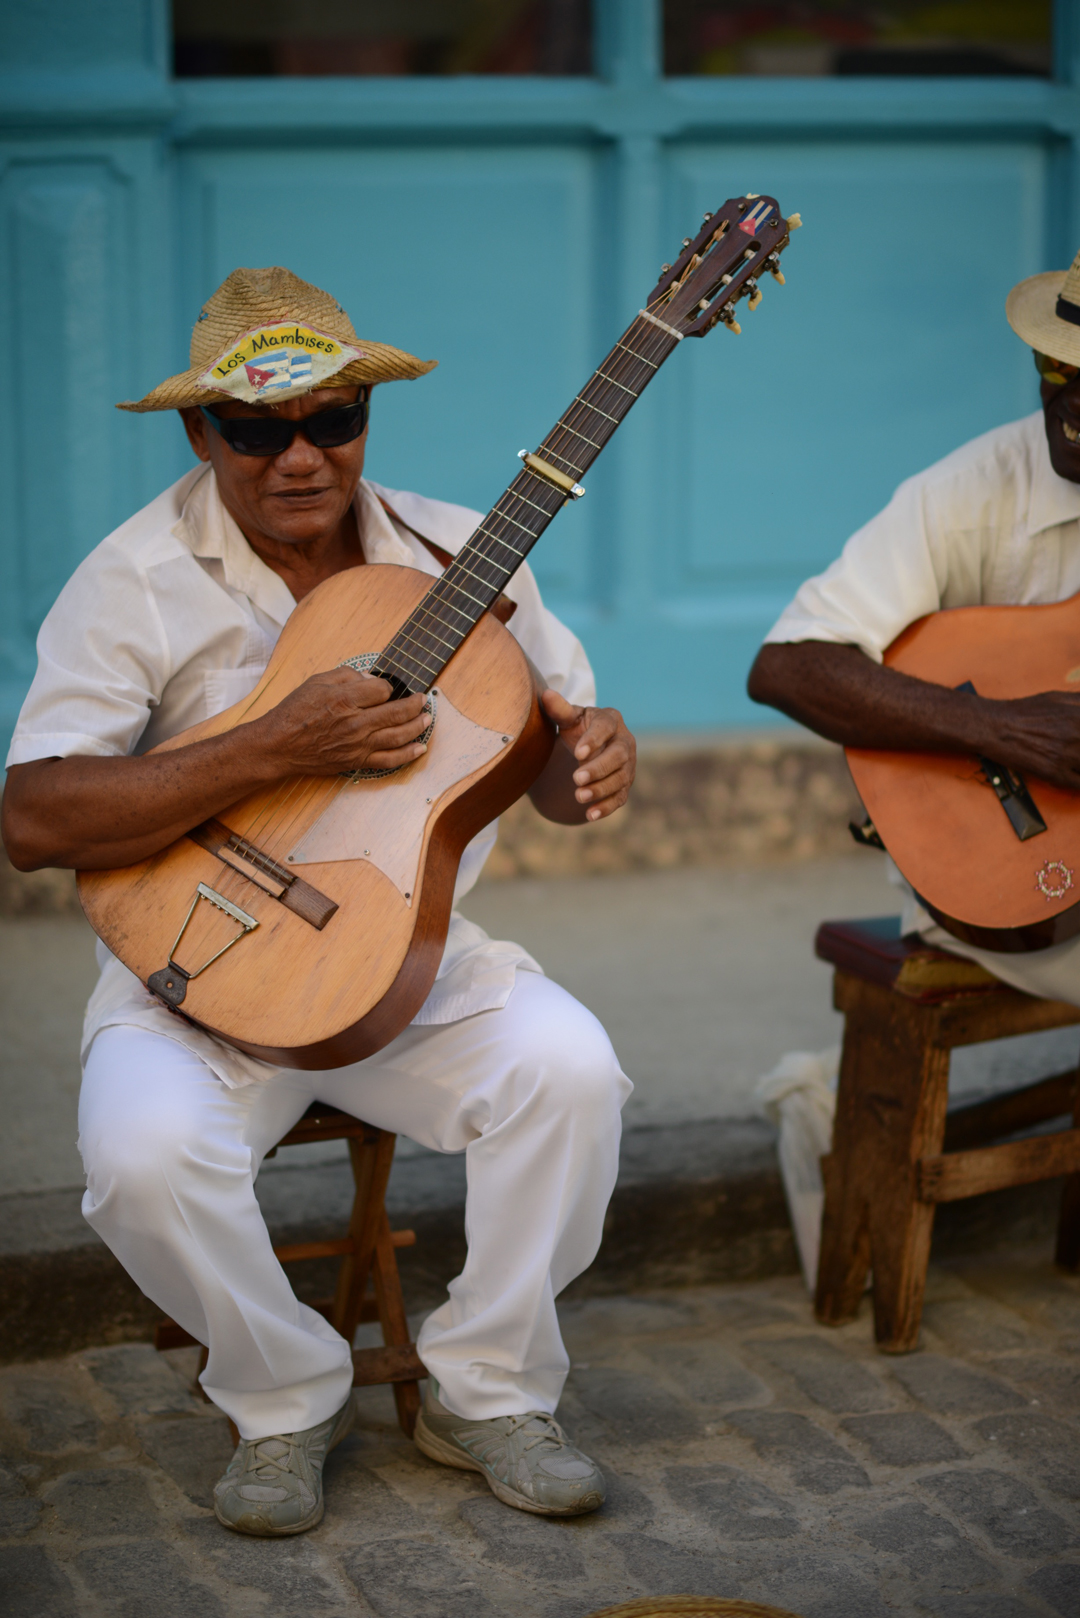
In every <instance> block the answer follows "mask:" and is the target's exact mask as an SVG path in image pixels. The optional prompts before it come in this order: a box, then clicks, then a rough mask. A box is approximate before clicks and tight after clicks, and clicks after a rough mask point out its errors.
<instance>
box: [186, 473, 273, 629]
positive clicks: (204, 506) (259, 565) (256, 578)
mask: <svg viewBox="0 0 1080 1618" xmlns="http://www.w3.org/2000/svg"><path fill="white" fill-rule="evenodd" d="M173 533H174V534H175V535H176V537H177V538H178V539H181V540H183V542H184V543H185V544H186V545H187V546H188V548H189V549H190V550H191V551H192V553H193V554H194V555H195V556H200V557H203V558H204V559H205V560H207V561H211V560H216V561H220V563H221V570H222V573H223V574H224V578H225V583H226V585H227V586H228V588H229V589H230V590H236V591H238V592H239V593H240V594H241V595H246V596H247V598H248V600H249V601H250V602H251V603H252V604H253V605H254V606H256V607H258V609H259V611H260V612H264V613H265V614H266V616H267V617H268V618H270V619H271V620H272V621H273V622H274V623H275V624H285V623H286V622H287V621H288V619H289V618H290V616H291V615H292V612H293V610H294V608H295V607H296V601H295V599H294V597H293V593H292V591H291V590H290V589H289V586H288V585H287V584H286V583H285V580H284V579H283V578H282V577H281V575H280V574H278V573H275V572H274V570H273V568H272V567H267V565H266V563H265V562H264V561H262V559H261V558H260V557H258V556H256V554H255V552H254V551H253V550H252V548H251V546H250V545H249V544H248V542H247V540H246V539H245V538H244V535H243V533H242V532H241V530H240V527H239V525H238V524H237V522H236V521H235V519H234V518H233V517H232V516H230V514H229V512H228V511H227V510H226V509H225V503H224V501H223V500H222V498H221V491H220V490H219V488H218V483H217V478H216V477H215V476H214V472H213V469H212V468H210V467H208V468H207V470H206V474H205V476H203V477H201V478H200V479H199V481H198V482H197V483H196V484H195V486H194V488H193V489H192V490H191V493H190V494H189V495H188V497H187V500H186V501H185V502H184V509H183V511H182V512H181V514H180V521H179V522H178V523H177V524H176V526H175V527H174V529H173Z"/></svg>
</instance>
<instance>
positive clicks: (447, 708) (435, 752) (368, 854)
mask: <svg viewBox="0 0 1080 1618" xmlns="http://www.w3.org/2000/svg"><path fill="white" fill-rule="evenodd" d="M512 741H513V737H512V736H502V735H499V734H498V733H497V732H496V731H494V730H488V729H486V727H485V726H483V725H477V724H475V723H474V722H473V720H471V719H466V717H465V715H464V714H462V713H460V712H459V711H458V709H457V708H455V707H454V704H453V703H452V702H451V701H450V700H449V698H448V697H447V695H446V693H445V691H442V690H440V691H439V701H438V710H437V718H436V720H435V724H434V727H433V729H432V731H431V734H430V739H429V741H428V746H427V752H426V753H425V754H424V756H423V757H422V758H418V759H417V760H416V761H415V763H413V764H407V765H406V766H405V768H404V769H402V770H397V771H395V772H394V773H393V774H391V775H386V776H383V777H382V778H381V779H377V780H368V781H351V780H349V781H344V782H343V783H342V785H341V787H340V789H339V791H338V793H337V795H336V797H334V798H333V799H332V800H331V802H330V804H329V805H328V807H327V808H326V809H325V810H324V811H323V813H322V814H321V815H320V817H319V819H318V820H317V821H316V822H315V824H314V826H312V827H311V828H310V830H309V831H307V832H305V834H304V836H303V837H301V839H300V841H299V842H298V843H297V844H296V846H295V848H294V849H293V850H292V852H291V853H290V854H288V855H287V857H286V861H285V863H286V865H290V866H291V865H322V864H326V863H329V862H330V861H333V860H370V862H371V864H372V865H376V866H378V868H379V870H380V871H382V873H383V875H384V876H388V877H389V878H390V880H391V882H393V884H394V886H395V887H396V888H397V889H398V890H399V892H400V893H401V894H402V897H403V898H405V899H406V900H407V901H408V902H409V903H410V904H411V903H412V900H413V899H414V897H415V895H416V883H417V877H418V875H419V870H420V855H421V852H422V850H423V846H424V833H425V831H426V829H427V823H428V820H429V819H430V817H431V815H432V814H433V813H434V811H435V808H436V805H437V804H438V802H439V799H440V798H441V797H442V796H443V794H444V793H445V792H447V791H449V789H450V788H451V787H453V786H456V785H457V783H458V782H459V781H460V780H462V779H463V778H464V777H465V776H467V775H471V774H472V773H473V771H474V770H478V769H479V768H480V767H481V766H482V765H484V764H487V763H489V762H490V761H491V760H492V759H493V758H495V757H497V755H498V754H499V753H501V752H503V750H504V749H505V748H507V747H508V746H509V745H510V743H511V742H512Z"/></svg>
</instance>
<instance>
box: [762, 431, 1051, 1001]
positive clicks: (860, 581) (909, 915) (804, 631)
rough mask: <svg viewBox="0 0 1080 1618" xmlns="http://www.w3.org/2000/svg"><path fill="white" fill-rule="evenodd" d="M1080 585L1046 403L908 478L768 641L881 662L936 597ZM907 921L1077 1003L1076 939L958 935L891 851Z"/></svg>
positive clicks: (942, 602)
mask: <svg viewBox="0 0 1080 1618" xmlns="http://www.w3.org/2000/svg"><path fill="white" fill-rule="evenodd" d="M1078 593H1080V485H1078V484H1075V483H1070V482H1069V481H1068V479H1066V478H1061V477H1059V476H1058V475H1057V473H1056V472H1055V471H1054V469H1053V467H1052V466H1051V464H1050V453H1049V450H1048V448H1047V444H1046V432H1045V428H1044V419H1043V414H1042V411H1036V412H1035V414H1033V415H1031V416H1025V417H1024V418H1023V419H1022V420H1021V421H1015V422H1010V423H1009V424H1008V425H1007V426H1004V427H998V428H996V429H995V430H994V431H993V432H989V433H984V434H983V435H982V436H981V437H979V438H975V439H973V440H972V441H971V442H970V443H969V444H965V445H963V446H962V447H961V448H960V449H958V450H955V451H954V452H953V453H952V454H951V455H947V456H946V457H945V459H944V460H942V461H938V462H937V464H936V465H934V466H931V467H929V468H928V469H927V470H926V471H925V472H920V473H919V474H918V475H917V476H916V477H912V478H908V479H907V481H906V482H904V483H902V484H901V485H900V487H899V488H898V489H897V491H896V493H895V494H894V495H893V498H892V499H891V500H890V502H889V504H888V505H887V506H886V507H885V509H884V511H881V512H879V513H878V515H877V516H876V517H873V518H872V519H871V520H870V522H868V523H867V524H866V525H865V527H863V528H860V529H859V531H858V532H857V533H855V534H853V535H852V537H851V538H850V539H849V540H848V542H847V544H846V545H845V546H844V549H843V551H842V553H841V555H840V556H839V557H838V558H837V560H836V561H835V562H833V564H832V565H831V567H828V568H827V569H826V570H825V572H824V573H821V574H818V575H817V576H816V577H815V578H811V579H808V580H807V581H806V583H805V584H803V585H802V586H801V588H800V589H799V591H798V592H797V594H796V596H795V598H794V600H793V601H792V602H791V603H790V605H789V606H788V607H786V608H785V609H784V611H783V613H781V615H780V618H779V619H778V620H777V622H776V623H775V624H774V626H773V628H772V629H771V630H770V631H769V633H768V635H767V636H766V637H765V640H766V644H770V643H772V644H777V643H784V642H790V641H806V640H821V641H830V642H833V643H835V644H838V645H853V646H858V647H861V649H862V650H863V651H864V652H865V653H866V655H867V656H868V657H871V658H873V659H874V661H875V662H878V663H880V662H881V660H882V654H883V652H884V651H885V648H886V647H887V646H889V645H890V644H891V642H892V641H894V640H895V639H896V637H897V635H899V634H900V633H901V631H902V630H904V629H906V628H907V626H908V625H909V624H912V623H914V622H915V620H916V619H917V618H921V617H923V616H924V615H925V614H926V613H930V612H937V611H939V610H940V609H941V608H943V607H973V606H980V605H1016V606H1024V605H1038V604H1040V603H1048V602H1054V601H1066V600H1068V599H1069V597H1070V596H1074V595H1076V594H1078ZM889 867H890V879H891V880H892V881H894V882H895V884H896V885H897V886H898V887H899V888H901V889H902V891H903V894H904V904H903V915H902V929H903V931H904V932H905V933H909V932H918V933H921V934H922V936H923V937H924V938H925V939H926V940H927V941H928V942H929V943H932V944H937V945H939V946H940V947H941V948H943V949H950V950H953V951H954V952H955V953H956V954H959V955H965V956H970V957H971V959H973V960H977V961H980V962H981V963H982V964H983V965H984V966H986V968H987V970H988V971H991V972H994V973H996V975H997V976H998V977H1000V978H1001V979H1002V980H1003V981H1004V982H1006V983H1011V984H1013V985H1015V987H1016V988H1018V989H1023V990H1025V991H1026V992H1027V993H1028V994H1035V995H1041V996H1043V997H1046V998H1051V999H1056V1000H1066V1001H1070V1002H1073V1003H1075V1004H1078V1005H1080V939H1078V940H1076V941H1075V942H1071V943H1068V944H1059V945H1057V946H1056V947H1055V948H1053V949H1048V950H1038V951H1035V952H1033V953H1032V954H1030V955H1006V954H1003V953H1002V952H999V951H997V950H980V949H977V948H975V947H974V946H970V945H966V944H961V942H960V941H959V939H956V938H953V936H952V935H951V933H947V932H945V931H944V929H942V928H941V927H938V926H937V924H936V923H935V922H934V920H933V918H932V917H931V916H930V915H929V913H928V912H927V911H926V910H925V909H924V908H923V907H922V905H920V904H919V902H918V900H917V899H916V898H915V895H914V893H913V892H912V890H911V888H910V886H909V885H908V883H907V882H905V880H904V878H903V877H902V876H901V875H900V873H899V872H898V871H897V870H896V867H895V866H894V865H892V862H891V861H890V862H889Z"/></svg>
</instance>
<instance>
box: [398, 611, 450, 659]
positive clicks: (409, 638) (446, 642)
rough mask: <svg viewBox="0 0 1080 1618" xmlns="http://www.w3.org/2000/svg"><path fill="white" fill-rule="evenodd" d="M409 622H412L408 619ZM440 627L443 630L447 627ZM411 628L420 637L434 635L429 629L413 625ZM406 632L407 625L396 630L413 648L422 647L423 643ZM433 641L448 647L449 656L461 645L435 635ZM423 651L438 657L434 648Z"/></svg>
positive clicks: (426, 647) (426, 648)
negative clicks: (416, 631) (417, 632)
mask: <svg viewBox="0 0 1080 1618" xmlns="http://www.w3.org/2000/svg"><path fill="white" fill-rule="evenodd" d="M409 622H412V620H411V619H410V620H409ZM442 627H443V628H444V629H445V628H446V627H447V625H446V624H443V626H442ZM413 628H414V629H416V630H418V631H419V633H420V634H421V635H431V634H433V633H434V631H432V630H430V629H426V628H424V627H423V626H422V625H420V624H414V625H413ZM407 630H408V623H405V624H402V626H401V628H400V629H399V630H398V634H399V635H402V636H404V638H405V639H406V640H407V641H410V642H411V643H412V645H413V646H422V645H423V643H422V642H421V641H418V640H417V639H416V637H415V636H414V635H410V634H408V633H407ZM435 639H436V640H437V641H441V642H442V644H443V645H444V646H449V648H450V651H451V654H453V653H454V652H456V651H457V649H458V647H459V646H460V645H461V642H460V641H456V642H455V641H449V640H443V638H442V636H441V635H435ZM423 650H424V651H425V652H430V654H431V656H432V657H438V655H439V654H438V652H437V651H436V650H435V648H434V646H423Z"/></svg>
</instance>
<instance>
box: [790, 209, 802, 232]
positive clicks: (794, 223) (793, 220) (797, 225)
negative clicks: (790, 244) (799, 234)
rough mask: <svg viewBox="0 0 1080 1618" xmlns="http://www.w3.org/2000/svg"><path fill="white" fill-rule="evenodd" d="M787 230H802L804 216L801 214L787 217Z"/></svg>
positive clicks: (792, 214) (791, 214)
mask: <svg viewBox="0 0 1080 1618" xmlns="http://www.w3.org/2000/svg"><path fill="white" fill-rule="evenodd" d="M787 228H788V230H801V229H802V214H800V213H789V214H788V217H787Z"/></svg>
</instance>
